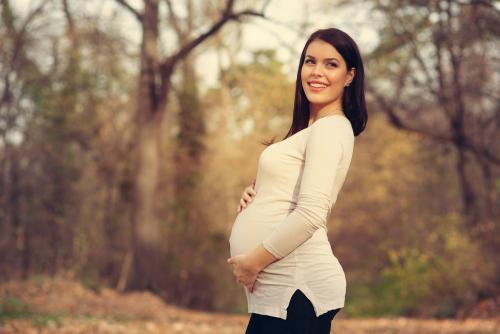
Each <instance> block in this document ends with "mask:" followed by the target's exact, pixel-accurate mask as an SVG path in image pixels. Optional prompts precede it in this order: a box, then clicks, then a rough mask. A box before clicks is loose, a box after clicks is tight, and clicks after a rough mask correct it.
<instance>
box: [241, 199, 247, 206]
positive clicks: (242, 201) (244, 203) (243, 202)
mask: <svg viewBox="0 0 500 334" xmlns="http://www.w3.org/2000/svg"><path fill="white" fill-rule="evenodd" d="M240 205H241V207H242V208H246V206H247V204H246V202H245V201H244V200H243V198H242V199H240Z"/></svg>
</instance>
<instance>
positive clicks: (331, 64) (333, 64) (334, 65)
mask: <svg viewBox="0 0 500 334" xmlns="http://www.w3.org/2000/svg"><path fill="white" fill-rule="evenodd" d="M327 65H328V67H337V64H336V63H328V64H327Z"/></svg>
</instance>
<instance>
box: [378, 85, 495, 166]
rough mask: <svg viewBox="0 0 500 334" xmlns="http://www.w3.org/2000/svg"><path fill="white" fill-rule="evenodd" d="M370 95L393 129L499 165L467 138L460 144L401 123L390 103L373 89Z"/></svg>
mask: <svg viewBox="0 0 500 334" xmlns="http://www.w3.org/2000/svg"><path fill="white" fill-rule="evenodd" d="M371 94H372V95H373V96H374V97H375V100H376V101H377V103H378V104H379V105H380V107H381V110H382V112H384V113H385V114H386V115H387V117H388V119H389V122H390V123H391V124H392V125H393V126H394V127H396V128H398V129H402V130H405V131H409V132H414V133H420V134H423V135H425V136H426V137H429V138H430V139H432V140H435V141H438V142H447V143H451V144H454V145H455V146H456V147H459V148H460V149H466V150H468V151H470V152H472V153H473V154H474V155H476V156H479V155H480V156H481V157H483V158H485V159H486V160H488V161H489V162H491V163H493V164H495V165H500V158H499V157H497V156H495V155H494V154H493V153H491V152H490V151H488V149H487V148H484V147H477V146H476V145H475V144H474V143H472V142H471V141H470V140H468V139H467V138H462V140H461V141H460V142H457V138H456V137H455V136H446V135H443V134H439V133H435V132H433V131H431V130H429V129H428V127H426V126H423V127H421V126H415V125H410V124H408V123H407V122H405V121H403V119H402V118H401V117H400V116H399V115H397V114H396V112H395V108H394V106H393V105H392V103H388V102H387V101H386V99H385V98H384V97H383V96H382V95H380V94H379V93H377V92H376V91H375V90H373V89H372V90H371Z"/></svg>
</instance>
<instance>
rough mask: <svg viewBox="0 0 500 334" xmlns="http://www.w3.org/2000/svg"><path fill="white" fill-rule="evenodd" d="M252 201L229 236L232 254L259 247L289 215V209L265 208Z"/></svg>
mask: <svg viewBox="0 0 500 334" xmlns="http://www.w3.org/2000/svg"><path fill="white" fill-rule="evenodd" d="M255 204H256V203H252V204H250V205H249V206H247V208H246V209H244V210H243V211H241V212H240V213H239V214H238V216H237V217H236V220H235V221H234V224H233V227H232V229H231V235H230V237H229V247H230V252H231V256H234V255H239V254H244V253H247V252H249V251H251V250H253V249H254V248H255V247H257V246H258V245H259V244H260V243H261V242H262V241H263V240H264V239H265V238H266V237H267V236H269V235H270V234H271V233H272V232H273V230H274V229H275V228H276V227H277V226H278V225H279V223H280V222H282V221H283V220H284V219H285V218H286V216H287V215H288V210H286V209H285V210H280V211H276V210H274V211H272V212H269V211H268V210H265V208H264V207H263V206H259V205H255Z"/></svg>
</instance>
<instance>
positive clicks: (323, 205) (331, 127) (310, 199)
mask: <svg viewBox="0 0 500 334" xmlns="http://www.w3.org/2000/svg"><path fill="white" fill-rule="evenodd" d="M347 123H348V122H347ZM347 123H346V122H345V120H344V119H342V118H340V117H324V119H319V120H316V122H315V123H313V124H312V125H311V129H310V133H309V137H308V138H307V143H306V149H305V162H304V169H303V173H302V179H301V183H300V189H299V195H298V200H297V206H296V207H295V209H294V210H293V211H292V212H291V213H290V214H289V215H288V216H287V217H286V218H285V219H284V220H283V221H282V222H281V223H280V224H279V225H278V227H277V228H276V229H275V230H274V231H273V232H272V233H271V234H270V235H269V236H268V237H267V238H266V239H264V241H263V242H262V245H263V246H264V248H265V249H266V250H268V251H269V252H270V253H271V254H273V255H274V256H275V257H277V258H278V259H280V258H283V257H285V256H286V255H288V254H289V253H290V252H292V251H293V250H294V249H295V248H297V247H298V246H300V245H301V244H302V243H304V242H305V241H307V240H308V239H309V238H311V237H312V235H313V234H314V232H315V231H316V230H317V229H319V228H323V229H325V230H326V222H327V218H328V214H329V212H330V210H331V207H332V206H333V204H334V202H335V201H336V198H337V194H338V191H339V190H340V189H334V187H335V178H336V176H337V175H338V171H339V166H340V162H341V161H342V155H343V142H345V140H346V136H349V135H350V134H349V132H347V126H350V124H349V125H347ZM347 138H349V137H347ZM339 188H340V187H339Z"/></svg>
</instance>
